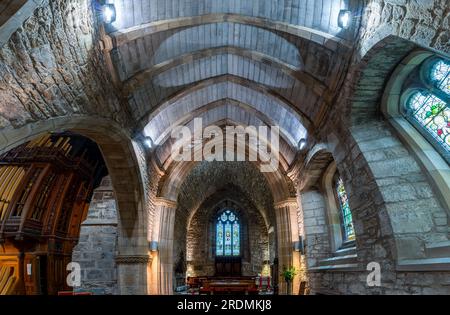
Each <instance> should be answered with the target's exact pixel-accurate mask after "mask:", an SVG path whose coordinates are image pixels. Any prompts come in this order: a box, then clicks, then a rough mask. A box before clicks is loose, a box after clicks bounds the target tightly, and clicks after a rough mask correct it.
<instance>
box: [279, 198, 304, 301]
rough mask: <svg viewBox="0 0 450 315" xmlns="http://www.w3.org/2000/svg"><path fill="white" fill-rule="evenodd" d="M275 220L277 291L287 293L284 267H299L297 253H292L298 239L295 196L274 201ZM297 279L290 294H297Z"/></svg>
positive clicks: (296, 278)
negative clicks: (277, 266)
mask: <svg viewBox="0 0 450 315" xmlns="http://www.w3.org/2000/svg"><path fill="white" fill-rule="evenodd" d="M274 207H275V212H276V222H277V241H278V242H277V243H278V265H279V273H280V275H279V281H278V284H279V293H280V294H286V293H287V285H286V282H285V280H284V277H283V276H282V275H281V273H282V272H283V270H284V268H289V267H295V268H296V269H297V270H298V269H299V267H300V265H299V263H300V261H299V255H298V253H294V242H297V241H298V240H299V234H298V222H297V221H298V220H297V209H298V203H297V199H296V198H289V199H286V200H283V201H280V202H277V203H275V205H274ZM298 288H299V280H298V277H295V278H294V281H293V284H292V294H298Z"/></svg>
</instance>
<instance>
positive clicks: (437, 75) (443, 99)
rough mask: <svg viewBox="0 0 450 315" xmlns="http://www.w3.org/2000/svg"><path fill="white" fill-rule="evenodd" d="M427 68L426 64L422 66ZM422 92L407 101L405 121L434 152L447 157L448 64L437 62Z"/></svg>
mask: <svg viewBox="0 0 450 315" xmlns="http://www.w3.org/2000/svg"><path fill="white" fill-rule="evenodd" d="M425 65H427V64H425ZM428 78H429V82H424V84H423V85H424V87H425V88H426V90H425V89H422V90H418V91H416V92H414V93H413V94H412V95H411V96H410V97H409V99H408V101H407V104H406V105H407V106H406V107H407V108H406V110H407V118H408V119H409V120H410V121H412V123H413V124H414V125H415V126H416V127H417V128H419V129H420V130H421V131H422V132H424V135H425V136H426V137H427V138H428V139H429V140H430V142H432V143H433V144H434V145H435V146H436V147H437V149H438V150H439V151H440V152H441V153H443V154H444V156H449V154H450V120H449V117H450V108H449V97H450V64H449V63H446V62H444V61H443V60H437V61H435V62H434V63H432V65H431V70H429V76H428Z"/></svg>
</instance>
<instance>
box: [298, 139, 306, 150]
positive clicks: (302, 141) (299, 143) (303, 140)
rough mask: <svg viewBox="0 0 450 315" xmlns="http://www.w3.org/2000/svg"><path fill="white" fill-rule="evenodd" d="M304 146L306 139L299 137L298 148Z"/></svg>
mask: <svg viewBox="0 0 450 315" xmlns="http://www.w3.org/2000/svg"><path fill="white" fill-rule="evenodd" d="M305 147H306V139H305V138H302V139H300V141H299V142H298V149H299V150H300V151H301V150H303V149H304V148H305Z"/></svg>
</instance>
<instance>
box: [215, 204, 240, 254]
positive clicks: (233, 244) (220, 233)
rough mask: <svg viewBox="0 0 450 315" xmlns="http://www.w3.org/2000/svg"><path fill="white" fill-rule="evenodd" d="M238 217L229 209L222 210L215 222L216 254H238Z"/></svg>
mask: <svg viewBox="0 0 450 315" xmlns="http://www.w3.org/2000/svg"><path fill="white" fill-rule="evenodd" d="M240 249H241V243H240V224H239V218H238V217H237V216H236V214H235V213H234V212H233V211H231V210H225V211H223V212H222V213H221V214H220V215H219V216H218V217H217V222H216V256H239V255H240Z"/></svg>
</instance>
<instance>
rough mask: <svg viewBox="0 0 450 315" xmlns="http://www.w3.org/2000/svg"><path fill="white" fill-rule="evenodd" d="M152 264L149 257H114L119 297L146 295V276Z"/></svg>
mask: <svg viewBox="0 0 450 315" xmlns="http://www.w3.org/2000/svg"><path fill="white" fill-rule="evenodd" d="M151 263H152V256H151V255H119V256H117V257H116V264H117V269H118V276H119V283H120V294H121V295H145V294H147V278H146V277H143V275H147V274H148V273H149V270H150V266H151Z"/></svg>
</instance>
